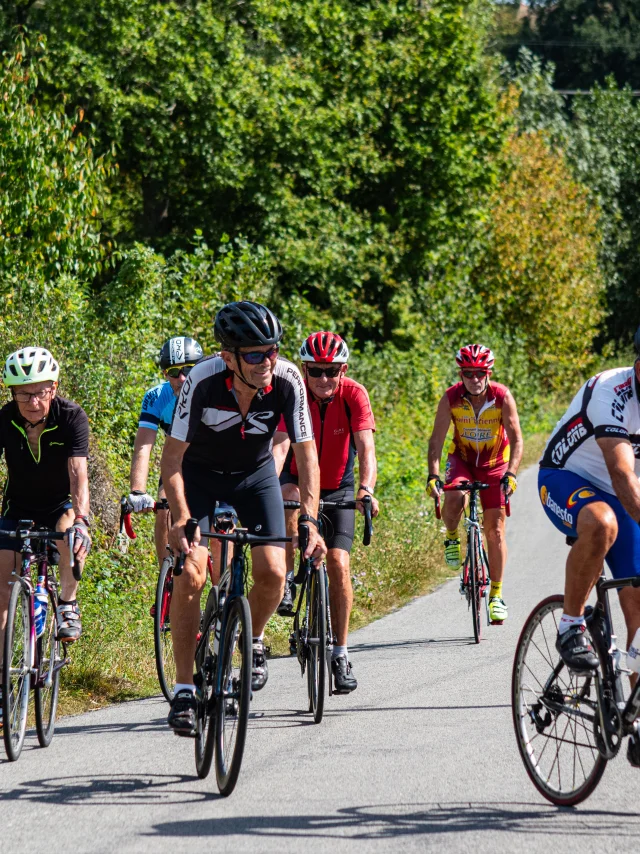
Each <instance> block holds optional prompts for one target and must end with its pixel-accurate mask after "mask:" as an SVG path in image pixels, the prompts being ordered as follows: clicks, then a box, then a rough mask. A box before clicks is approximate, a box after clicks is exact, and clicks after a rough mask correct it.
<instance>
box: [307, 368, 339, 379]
mask: <svg viewBox="0 0 640 854" xmlns="http://www.w3.org/2000/svg"><path fill="white" fill-rule="evenodd" d="M307 373H308V374H309V376H310V377H313V378H314V380H317V379H319V378H320V377H321V376H323V375H324V376H326V377H331V379H332V380H334V379H335V378H336V377H337V376H339V375H340V368H339V367H335V366H334V367H332V368H307Z"/></svg>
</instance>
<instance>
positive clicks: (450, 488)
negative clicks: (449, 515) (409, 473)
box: [433, 480, 511, 519]
mask: <svg viewBox="0 0 640 854" xmlns="http://www.w3.org/2000/svg"><path fill="white" fill-rule="evenodd" d="M490 486H491V484H489V483H481V482H480V481H479V480H474V481H470V480H465V481H464V482H463V483H456V484H445V485H444V486H443V487H442V491H443V492H473V491H474V490H477V491H480V490H482V489H489V487H490ZM510 498H511V497H510V496H509V495H505V499H504V509H505V513H506V514H507V516H511V500H510ZM433 500H434V502H435V505H436V519H442V511H441V509H440V496H439V495H436V496H434V499H433Z"/></svg>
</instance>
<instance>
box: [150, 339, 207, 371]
mask: <svg viewBox="0 0 640 854" xmlns="http://www.w3.org/2000/svg"><path fill="white" fill-rule="evenodd" d="M203 356H204V353H203V352H202V347H201V346H200V345H199V344H198V342H197V341H196V340H195V339H194V338H186V337H184V336H179V337H178V338H169V340H168V341H165V342H164V344H163V345H162V350H160V367H161V368H162V370H163V371H166V370H167V368H174V367H177V366H179V365H195V363H196V362H199V361H200V359H201V358H202V357H203Z"/></svg>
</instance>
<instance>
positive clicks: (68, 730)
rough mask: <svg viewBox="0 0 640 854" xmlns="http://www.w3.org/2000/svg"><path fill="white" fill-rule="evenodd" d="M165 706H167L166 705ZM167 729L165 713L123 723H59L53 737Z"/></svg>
mask: <svg viewBox="0 0 640 854" xmlns="http://www.w3.org/2000/svg"><path fill="white" fill-rule="evenodd" d="M167 708H169V706H168V705H167ZM85 720H86V718H85ZM162 731H165V732H166V731H167V718H166V715H165V716H164V717H162V718H154V719H153V720H150V721H135V722H134V723H124V722H123V721H111V722H107V723H103V724H81V725H79V726H68V725H66V724H64V723H61V724H60V725H59V726H58V727H56V734H55V737H56V738H59V737H60V736H65V735H78V734H81V735H101V734H102V733H108V732H162Z"/></svg>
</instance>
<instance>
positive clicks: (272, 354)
mask: <svg viewBox="0 0 640 854" xmlns="http://www.w3.org/2000/svg"><path fill="white" fill-rule="evenodd" d="M279 352H280V345H279V344H276V345H275V346H274V347H272V348H271V349H270V350H267V352H266V353H263V352H262V351H260V350H256V351H255V352H253V353H236V356H240V357H241V358H242V361H243V362H246V363H247V365H261V364H262V363H263V362H264V360H265V359H277V358H278V353H279Z"/></svg>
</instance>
